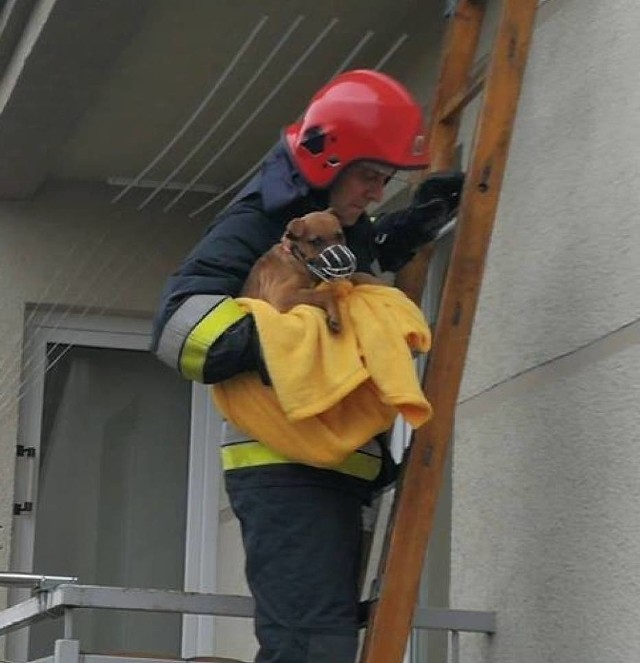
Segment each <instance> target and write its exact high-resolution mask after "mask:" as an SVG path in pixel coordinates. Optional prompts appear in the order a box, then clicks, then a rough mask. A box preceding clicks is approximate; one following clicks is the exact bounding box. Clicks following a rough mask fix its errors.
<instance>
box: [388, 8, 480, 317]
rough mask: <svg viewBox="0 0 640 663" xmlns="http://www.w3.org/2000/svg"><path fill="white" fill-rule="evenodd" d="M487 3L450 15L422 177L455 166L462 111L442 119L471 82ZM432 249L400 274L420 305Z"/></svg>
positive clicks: (399, 284)
mask: <svg viewBox="0 0 640 663" xmlns="http://www.w3.org/2000/svg"><path fill="white" fill-rule="evenodd" d="M485 3H486V0H459V2H458V3H457V6H456V9H455V11H454V12H453V14H452V16H451V17H450V18H449V22H448V25H447V29H446V32H445V35H444V41H443V46H442V56H441V62H440V65H439V67H440V72H439V75H438V81H437V83H436V87H435V92H434V98H433V104H432V108H431V111H430V115H431V119H430V136H429V144H430V153H431V164H430V165H429V170H428V171H424V172H422V173H420V175H419V179H423V178H424V177H425V176H426V175H427V174H428V172H429V171H438V170H448V169H451V168H453V166H454V160H455V153H456V142H457V140H458V132H459V128H460V119H461V118H460V114H458V115H454V116H453V117H450V118H449V120H448V121H447V122H441V121H440V118H442V116H443V113H444V110H445V108H446V107H447V106H448V105H449V104H450V103H451V99H452V98H453V97H454V96H455V95H456V94H458V93H459V91H460V90H461V89H464V88H465V87H466V86H467V85H468V82H469V77H470V75H471V72H472V69H473V65H474V58H475V56H476V51H477V49H478V42H479V40H480V32H481V29H482V23H483V20H484V15H485ZM432 251H433V247H431V246H427V247H425V248H424V249H423V250H422V251H419V252H418V253H417V254H416V255H415V257H414V258H413V259H412V260H411V261H410V262H409V263H408V264H407V265H405V266H404V267H403V268H402V270H400V272H399V273H398V274H397V277H396V283H395V285H396V286H397V287H398V288H400V290H402V291H403V292H405V293H406V294H407V296H408V297H409V298H410V299H412V300H413V301H414V302H415V303H416V304H417V305H418V306H420V304H421V302H422V291H423V289H424V283H425V280H426V276H427V270H428V267H429V259H430V258H431V254H432Z"/></svg>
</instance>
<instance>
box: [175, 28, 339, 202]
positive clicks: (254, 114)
mask: <svg viewBox="0 0 640 663" xmlns="http://www.w3.org/2000/svg"><path fill="white" fill-rule="evenodd" d="M336 23H338V19H337V18H334V19H332V20H331V21H330V22H329V24H328V25H327V26H326V27H325V29H324V30H323V31H322V32H321V33H320V34H319V35H318V36H317V37H316V38H315V39H314V41H313V42H312V43H311V44H310V45H309V47H308V48H307V49H306V50H305V52H304V53H303V54H302V56H301V57H300V58H298V60H296V62H295V63H294V64H293V66H292V67H291V68H290V69H289V71H288V72H287V73H286V74H285V75H284V76H283V77H282V79H281V80H280V81H279V82H278V83H277V85H276V86H275V87H274V88H273V90H271V92H270V93H269V94H268V95H267V96H266V97H265V98H264V99H263V100H262V101H261V102H260V103H259V104H258V106H256V108H255V109H254V110H253V112H252V113H251V114H250V115H249V117H248V118H247V119H246V120H245V121H244V122H243V123H242V124H241V125H240V127H239V128H238V129H237V130H236V131H235V132H234V133H233V134H232V136H231V137H230V138H229V140H228V141H227V142H226V143H225V144H224V145H223V146H222V147H221V148H220V149H219V150H218V151H217V152H216V153H215V154H214V155H213V156H212V157H211V159H209V161H207V163H206V164H205V165H204V166H203V167H202V168H201V169H200V170H199V171H198V174H197V175H196V176H195V177H193V178H192V179H191V181H190V182H189V183H188V184H187V186H186V187H185V188H184V189H183V190H182V191H181V192H180V193H179V194H178V195H177V196H176V197H175V198H174V199H173V200H172V201H171V202H170V203H169V204H168V205H166V206H165V207H164V211H165V212H167V211H168V210H170V209H171V208H172V207H173V206H174V205H175V204H176V203H177V202H178V201H179V200H180V199H181V198H182V197H183V196H184V195H185V194H186V193H187V192H188V191H189V190H190V189H191V187H192V186H193V185H194V184H195V183H196V182H198V181H199V180H200V178H201V177H202V176H203V175H204V174H205V173H206V172H207V170H209V168H211V166H212V165H213V164H214V163H215V162H216V161H217V160H218V159H219V158H220V157H221V156H222V155H223V154H224V153H225V152H226V151H227V150H228V149H229V147H231V145H233V143H234V142H235V141H236V139H237V138H238V137H239V136H240V135H241V134H242V133H243V132H244V130H245V129H246V128H247V127H248V126H249V124H250V123H251V122H253V120H254V119H255V118H256V117H257V116H258V115H259V114H260V113H261V112H262V110H263V109H264V108H265V106H266V105H267V104H268V103H269V102H270V101H271V100H272V99H273V98H274V97H275V96H276V94H278V92H280V90H281V89H282V87H283V86H284V85H285V83H287V81H288V80H289V79H290V78H291V76H293V74H294V73H295V72H296V71H297V70H298V69H299V68H300V65H302V63H303V62H304V61H305V60H306V59H307V58H308V57H309V55H311V53H312V52H313V51H314V49H315V48H316V47H317V46H318V44H319V43H320V42H321V41H322V40H323V39H324V38H325V37H326V36H327V35H328V34H329V32H330V31H331V30H332V29H333V27H334V26H335V25H336Z"/></svg>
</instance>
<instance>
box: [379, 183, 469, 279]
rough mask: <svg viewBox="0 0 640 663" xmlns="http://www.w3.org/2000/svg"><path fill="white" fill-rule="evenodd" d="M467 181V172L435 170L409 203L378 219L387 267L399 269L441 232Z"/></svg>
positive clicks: (381, 256) (381, 253) (381, 255)
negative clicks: (465, 179) (401, 208)
mask: <svg viewBox="0 0 640 663" xmlns="http://www.w3.org/2000/svg"><path fill="white" fill-rule="evenodd" d="M463 184H464V174H463V173H460V172H439V173H433V174H432V175H429V176H428V177H427V178H426V179H425V180H424V181H423V182H422V183H421V184H420V185H419V186H418V188H417V190H416V192H415V194H414V196H413V200H412V201H411V204H410V205H409V207H407V208H406V209H404V210H399V211H398V212H390V213H388V214H384V215H382V216H381V217H380V219H378V220H377V221H376V222H375V224H374V227H375V231H376V235H375V242H376V244H377V245H378V247H379V249H378V258H379V261H380V267H381V268H382V269H383V270H384V271H398V269H400V268H401V267H402V266H403V265H404V264H405V263H407V262H408V261H409V260H410V259H411V258H412V257H413V255H414V254H415V253H416V251H417V250H418V249H419V248H420V247H422V246H424V245H425V244H428V243H429V242H432V241H433V240H434V239H435V238H436V237H437V236H438V233H439V232H440V230H441V229H442V228H443V226H445V225H446V224H447V223H448V222H449V220H450V219H451V218H452V217H453V216H454V215H455V213H456V211H457V209H458V205H459V203H460V195H461V192H462V186H463Z"/></svg>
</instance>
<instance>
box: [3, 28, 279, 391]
mask: <svg viewBox="0 0 640 663" xmlns="http://www.w3.org/2000/svg"><path fill="white" fill-rule="evenodd" d="M268 19H269V17H268V16H267V15H265V16H263V17H262V18H261V19H260V20H259V21H258V22H257V24H256V25H255V27H254V28H253V29H252V31H251V32H250V33H249V36H248V37H247V39H246V40H245V42H244V43H243V45H242V46H241V47H240V49H239V50H238V52H237V53H236V54H235V56H234V57H233V58H232V59H231V61H230V62H229V64H228V65H227V67H226V68H225V70H224V71H223V73H222V74H221V75H220V76H219V77H218V79H217V81H216V83H215V84H214V85H213V87H212V88H211V90H209V92H208V93H207V94H206V95H205V97H204V98H203V99H202V101H201V102H200V104H199V105H198V107H197V108H196V110H195V111H194V112H193V113H192V115H191V117H190V118H189V119H188V120H187V122H186V123H185V124H184V125H183V126H182V128H181V129H180V130H179V131H178V132H177V133H176V135H175V136H174V137H173V138H172V139H171V140H170V141H169V142H168V143H167V145H165V147H164V148H163V149H162V150H161V151H160V152H159V153H158V154H157V155H156V157H155V158H154V159H153V160H152V161H151V162H150V163H149V164H148V165H147V167H146V168H144V169H143V170H142V171H141V172H140V173H139V174H138V175H137V176H136V177H135V178H134V179H133V180H132V182H130V183H129V184H128V185H127V186H126V187H125V188H124V189H123V190H122V191H121V192H120V193H119V194H118V195H117V196H116V197H115V198H113V200H112V201H111V202H112V203H114V202H116V201H118V200H120V199H121V198H122V197H123V196H124V195H125V194H126V193H127V191H129V190H130V189H131V188H132V187H133V186H135V185H136V184H137V183H139V182H140V181H141V180H142V178H143V177H144V176H145V175H146V174H147V173H148V172H149V171H150V170H151V169H152V168H153V167H154V166H155V164H156V163H157V162H158V161H160V159H162V157H163V156H164V155H166V154H167V152H168V151H169V150H170V149H171V148H172V147H173V145H175V143H176V142H177V141H178V140H179V139H180V138H181V136H182V135H183V134H184V133H185V132H186V131H187V129H188V128H189V127H190V126H191V124H193V122H194V121H195V119H196V118H197V117H198V115H199V114H200V113H201V112H202V110H203V109H204V108H205V106H206V105H207V104H208V103H209V101H210V100H211V99H212V97H213V96H214V94H215V93H216V92H217V90H218V89H219V88H220V86H221V85H222V84H223V83H224V81H225V80H226V79H227V78H228V76H229V74H230V73H231V72H232V70H233V69H234V68H235V66H236V64H237V63H238V61H239V60H240V58H241V57H242V56H243V55H244V53H245V52H246V51H247V49H248V48H249V46H250V45H251V44H252V43H253V41H254V40H255V38H256V36H257V35H258V33H259V32H260V30H262V28H263V26H264V25H265V23H266V22H267V20H268ZM109 234H110V229H109V228H107V229H106V230H105V231H104V232H103V233H102V235H101V236H100V238H99V239H98V241H97V242H95V243H94V245H93V247H92V248H91V249H90V250H89V251H87V252H84V254H83V258H82V260H81V261H79V262H77V264H76V269H75V270H74V272H73V273H72V274H71V275H68V276H66V278H65V286H64V288H63V290H62V291H61V292H60V293H58V298H59V299H64V298H65V296H66V295H67V293H68V292H69V289H70V287H71V285H72V284H73V283H74V281H75V280H76V279H77V278H78V279H79V276H80V273H81V272H82V271H83V270H84V269H85V267H86V266H87V265H88V264H92V263H93V262H94V257H95V254H96V252H97V251H98V249H99V248H100V247H101V246H102V245H103V244H104V242H105V240H106V238H107V237H108V236H109ZM81 245H82V242H81V240H80V238H78V240H77V241H76V242H75V243H74V244H73V245H72V246H71V248H70V249H69V251H67V253H66V255H65V256H64V258H63V259H62V260H61V261H60V267H59V268H58V269H57V271H56V272H55V274H54V275H53V276H52V278H51V279H49V282H48V284H47V286H46V288H45V290H44V292H43V293H42V295H41V296H40V297H39V299H38V301H37V302H36V303H35V305H34V306H33V307H31V310H30V313H29V316H28V317H27V320H26V322H25V327H28V326H29V324H30V323H31V322H32V321H33V319H34V317H35V316H36V315H37V314H38V313H39V311H40V309H41V307H42V304H43V302H44V300H45V299H46V297H47V296H48V294H49V292H50V291H51V289H52V288H53V286H54V285H56V286H57V285H58V284H59V280H60V277H61V276H62V274H63V273H64V271H65V269H66V266H67V265H68V264H69V263H70V262H71V258H72V257H73V256H74V255H75V253H76V252H77V251H78V249H79V247H80V246H81ZM92 283H93V281H92ZM50 315H51V311H48V312H47V313H46V314H45V317H44V321H46V320H48V318H49V317H50ZM25 350H26V348H22V352H23V353H24V352H25ZM20 351H21V346H20V343H18V347H17V349H16V353H15V355H14V357H16V356H18V355H19V353H20ZM18 361H19V360H17V359H14V361H13V363H14V364H15V363H17V362H18ZM13 372H14V371H13V370H7V361H4V362H3V363H2V365H0V375H1V377H0V398H1V394H2V391H3V389H4V387H5V385H6V382H7V380H8V379H11V378H12V373H13Z"/></svg>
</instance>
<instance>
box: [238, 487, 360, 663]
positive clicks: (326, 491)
mask: <svg viewBox="0 0 640 663" xmlns="http://www.w3.org/2000/svg"><path fill="white" fill-rule="evenodd" d="M227 489H228V492H229V498H230V501H231V506H232V508H233V510H234V512H235V513H236V515H237V516H238V518H239V519H240V524H241V527H242V537H243V542H244V548H245V553H246V575H247V581H248V584H249V587H250V589H251V592H252V594H253V597H254V599H255V602H256V613H255V631H256V636H257V638H258V642H259V644H260V650H259V652H258V655H257V657H256V663H353V661H354V660H355V656H356V650H357V642H358V615H357V606H358V599H359V592H358V573H359V568H360V555H361V536H362V523H361V514H362V501H361V500H360V499H359V498H358V497H357V496H355V495H352V494H350V493H347V492H344V491H341V490H336V489H332V488H325V487H320V486H296V485H292V486H286V487H280V486H278V487H257V488H255V487H252V488H245V489H237V488H235V487H230V486H229V485H227Z"/></svg>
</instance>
